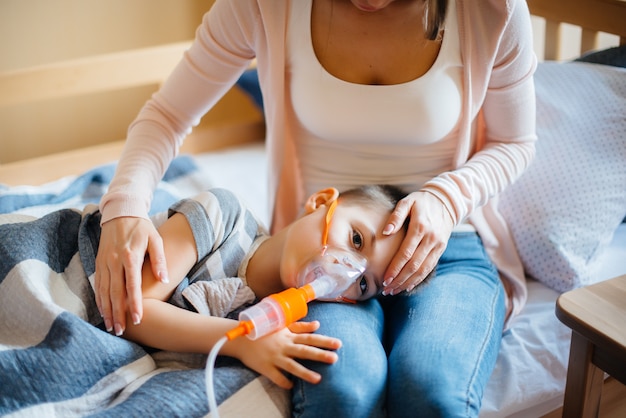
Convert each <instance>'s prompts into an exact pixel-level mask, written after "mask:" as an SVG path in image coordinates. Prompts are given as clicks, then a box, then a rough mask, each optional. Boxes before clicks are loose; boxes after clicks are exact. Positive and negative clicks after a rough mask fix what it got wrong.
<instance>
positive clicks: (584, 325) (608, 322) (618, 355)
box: [556, 275, 626, 417]
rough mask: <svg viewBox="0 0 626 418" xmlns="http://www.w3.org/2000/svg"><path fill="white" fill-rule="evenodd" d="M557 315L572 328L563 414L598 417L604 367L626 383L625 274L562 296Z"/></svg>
mask: <svg viewBox="0 0 626 418" xmlns="http://www.w3.org/2000/svg"><path fill="white" fill-rule="evenodd" d="M556 316H557V317H558V318H559V320H561V322H563V323H564V324H565V325H567V326H568V327H569V328H571V329H572V343H571V348H570V356H569V365H568V370H567V383H566V385H565V399H564V404H563V416H564V417H596V416H597V414H598V410H599V406H600V396H601V394H602V383H603V380H604V372H606V373H608V374H610V375H611V376H612V377H614V378H615V379H617V380H619V381H620V382H622V383H623V384H626V275H623V276H619V277H616V278H614V279H611V280H606V281H604V282H600V283H597V284H594V285H590V286H586V287H582V288H579V289H575V290H572V291H570V292H566V293H564V294H562V295H561V296H559V298H558V300H557V304H556Z"/></svg>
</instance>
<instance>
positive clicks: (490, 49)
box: [100, 0, 536, 314]
mask: <svg viewBox="0 0 626 418" xmlns="http://www.w3.org/2000/svg"><path fill="white" fill-rule="evenodd" d="M295 1H297V0H295ZM456 1H457V13H458V17H459V31H460V36H461V49H462V57H463V62H464V79H463V82H464V98H463V114H462V116H461V118H462V119H461V129H460V137H459V144H458V149H457V153H456V160H455V162H456V166H457V169H456V170H454V171H452V172H447V173H443V174H441V175H440V176H438V177H436V178H435V179H433V180H432V181H430V182H428V183H427V184H426V185H424V189H426V190H428V191H430V192H431V193H434V194H435V195H437V196H438V197H439V198H440V199H441V200H442V202H444V204H445V205H446V207H447V209H448V210H449V211H450V213H451V214H452V215H453V216H454V217H455V218H456V221H457V223H458V222H461V221H462V220H463V219H466V218H468V219H469V220H470V221H471V223H472V224H473V225H474V226H475V227H476V229H477V230H478V232H479V234H480V236H481V238H482V240H483V242H484V244H485V247H486V249H487V251H488V253H489V255H490V256H491V257H492V259H493V261H494V262H495V264H496V266H497V267H498V269H499V271H500V273H501V275H502V277H503V279H504V280H505V283H506V284H508V285H509V286H508V287H509V289H510V290H511V293H512V298H511V302H512V309H513V314H516V313H518V312H519V310H520V309H521V308H522V307H523V305H524V302H525V300H526V296H527V291H526V284H525V279H524V273H523V269H522V265H521V261H520V259H519V257H518V255H517V252H516V249H515V245H514V243H513V241H512V239H511V236H510V234H509V231H508V228H507V226H506V223H505V221H504V219H503V218H502V217H501V216H500V214H499V213H498V210H497V198H496V197H495V196H496V195H497V194H498V193H499V192H501V191H502V190H504V188H505V187H506V186H508V185H509V184H511V183H512V182H513V181H514V180H515V179H516V178H518V176H519V175H520V174H521V173H522V172H523V171H524V170H525V169H526V167H527V166H528V164H529V163H530V162H531V160H532V159H533V156H534V149H535V147H534V143H535V141H536V134H535V94H534V84H533V78H532V76H533V73H534V70H535V68H536V57H535V55H534V53H533V50H532V32H531V26H530V17H529V12H528V9H527V6H526V3H525V1H524V0H480V1H476V0H456ZM289 4H290V1H289V0H284V1H278V0H237V1H230V0H218V1H216V3H215V4H214V5H213V7H212V8H211V9H210V11H209V12H208V13H207V14H206V15H205V16H204V19H203V22H202V24H201V25H200V27H199V28H198V30H197V33H196V39H195V41H194V43H193V45H192V46H191V48H190V49H189V51H187V52H186V54H185V56H184V58H183V59H182V60H181V62H180V63H179V65H178V66H177V67H176V69H175V70H174V71H173V73H172V75H171V76H170V77H169V79H168V80H167V81H166V82H165V84H164V85H163V86H162V88H161V89H160V90H159V91H158V92H157V93H156V94H155V95H154V96H153V98H152V99H151V100H149V101H148V102H147V103H146V105H145V106H144V107H143V108H142V109H141V111H140V113H139V115H138V117H137V118H136V119H135V121H134V122H133V123H132V124H131V126H130V127H129V130H128V140H127V143H126V146H125V149H124V151H123V153H122V157H121V159H120V163H119V165H118V169H117V173H116V175H115V178H114V180H113V182H112V183H111V186H110V188H109V191H108V193H107V194H106V195H105V196H104V197H103V199H102V201H101V203H100V208H101V210H102V214H103V218H102V222H106V221H108V220H110V219H112V218H115V217H120V216H137V217H145V218H147V217H148V210H149V207H150V202H151V200H152V191H153V190H154V189H155V187H156V184H157V183H158V181H159V180H160V179H161V177H162V176H163V173H164V172H165V170H166V168H167V166H168V165H169V163H170V162H171V161H172V159H173V158H174V157H175V156H176V154H177V152H178V148H179V146H180V145H181V143H182V142H183V140H184V138H185V136H186V135H188V134H189V132H190V131H191V128H192V127H193V126H195V125H197V124H198V123H199V121H200V118H201V117H202V116H203V115H204V114H205V113H206V112H207V111H208V110H209V109H210V108H211V107H212V106H213V105H214V104H215V103H216V102H217V101H218V100H219V99H220V98H221V97H222V96H223V95H224V94H225V92H226V91H227V90H228V89H229V88H230V87H231V86H232V85H233V84H234V83H235V82H236V80H237V79H238V77H239V76H240V75H241V73H242V72H243V71H244V70H245V68H246V67H247V66H248V64H249V62H250V60H252V59H253V58H256V59H257V65H258V73H259V80H260V84H261V89H262V91H263V96H264V112H265V118H266V124H267V135H266V147H267V151H268V158H269V167H270V172H269V193H270V196H269V198H270V199H269V201H270V203H269V204H270V213H272V214H273V215H272V230H274V231H275V230H277V229H279V228H281V227H283V226H284V225H286V224H287V223H289V222H290V221H292V220H293V219H295V218H296V217H297V215H298V213H299V210H300V208H301V206H302V203H303V199H304V196H303V193H304V192H303V189H302V187H301V183H300V177H299V175H300V174H299V172H298V169H297V167H298V164H297V161H296V156H295V152H294V144H293V134H294V132H295V131H294V129H293V127H292V125H293V123H292V122H293V121H292V120H291V118H290V114H289V112H287V109H288V108H290V106H291V105H290V103H289V94H288V92H287V91H286V90H285V37H286V27H287V16H288V8H289ZM510 115H515V117H513V118H512V117H511V116H510Z"/></svg>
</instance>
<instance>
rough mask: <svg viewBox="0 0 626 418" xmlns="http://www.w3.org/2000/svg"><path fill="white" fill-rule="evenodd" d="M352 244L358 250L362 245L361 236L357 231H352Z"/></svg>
mask: <svg viewBox="0 0 626 418" xmlns="http://www.w3.org/2000/svg"><path fill="white" fill-rule="evenodd" d="M352 245H354V248H356V249H357V250H360V249H361V248H362V247H363V237H362V236H361V234H360V233H359V232H357V231H352Z"/></svg>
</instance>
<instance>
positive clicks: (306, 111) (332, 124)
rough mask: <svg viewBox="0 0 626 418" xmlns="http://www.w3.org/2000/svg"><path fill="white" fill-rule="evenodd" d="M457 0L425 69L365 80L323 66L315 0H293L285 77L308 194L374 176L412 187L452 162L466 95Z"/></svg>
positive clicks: (376, 179)
mask: <svg viewBox="0 0 626 418" xmlns="http://www.w3.org/2000/svg"><path fill="white" fill-rule="evenodd" d="M454 3H455V2H454V1H450V8H449V10H448V15H447V17H446V22H445V33H444V37H443V40H442V44H441V48H440V51H439V55H438V56H437V58H436V60H435V63H434V64H433V66H432V67H431V68H430V69H429V70H428V72H427V73H426V74H424V75H423V76H421V77H419V78H417V79H415V80H412V81H409V82H406V83H401V84H394V85H365V84H355V83H350V82H346V81H343V80H341V79H338V78H337V77H334V76H333V75H332V74H330V73H328V72H327V71H326V70H325V69H324V67H323V66H322V65H321V64H320V62H319V61H318V60H317V57H316V55H315V51H314V50H313V43H312V39H311V24H310V23H311V5H312V0H295V1H292V2H291V15H290V20H289V26H288V36H287V83H288V88H289V91H290V98H291V102H292V106H293V112H294V114H295V116H296V117H295V119H296V121H297V126H296V129H297V136H296V149H297V153H298V158H299V161H300V164H301V167H300V168H301V170H302V177H303V181H304V187H305V192H306V195H310V194H311V193H313V192H315V191H317V190H320V189H321V188H324V187H328V186H334V187H337V188H338V189H340V190H345V189H347V188H351V187H354V186H357V185H361V184H371V183H386V184H395V185H397V186H400V187H402V188H404V189H405V191H407V192H410V191H415V190H417V189H418V188H419V187H420V186H421V185H422V184H423V183H425V182H426V181H428V180H430V179H431V178H432V177H434V176H436V175H437V174H439V173H441V172H443V171H448V170H450V169H452V168H453V167H452V161H453V157H454V154H455V150H456V145H457V140H456V135H455V134H456V132H457V130H458V127H457V124H458V121H459V119H460V115H461V96H462V78H461V77H462V68H461V53H460V46H459V34H458V25H457V22H456V13H455V4H454ZM416 24H419V22H416Z"/></svg>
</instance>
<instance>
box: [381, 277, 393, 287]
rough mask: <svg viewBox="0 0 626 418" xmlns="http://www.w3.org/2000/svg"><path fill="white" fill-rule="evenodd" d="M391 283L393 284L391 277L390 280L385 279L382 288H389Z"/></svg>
mask: <svg viewBox="0 0 626 418" xmlns="http://www.w3.org/2000/svg"><path fill="white" fill-rule="evenodd" d="M391 282H393V277H390V278H388V279H386V280H385V281H384V282H383V286H389V285H390V284H391Z"/></svg>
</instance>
